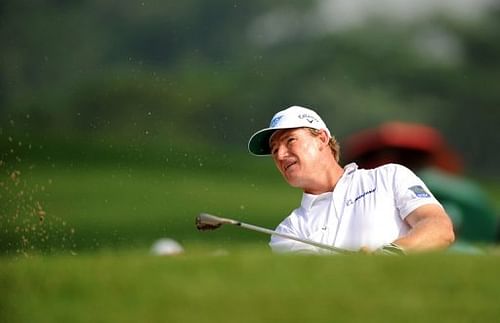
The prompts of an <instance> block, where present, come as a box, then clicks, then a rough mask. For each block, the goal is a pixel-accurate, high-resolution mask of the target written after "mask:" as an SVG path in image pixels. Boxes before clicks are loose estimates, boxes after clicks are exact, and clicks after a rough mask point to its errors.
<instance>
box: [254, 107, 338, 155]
mask: <svg viewBox="0 0 500 323" xmlns="http://www.w3.org/2000/svg"><path fill="white" fill-rule="evenodd" d="M292 128H313V129H318V130H325V131H326V133H327V134H328V137H330V138H331V137H332V135H331V134H330V130H328V128H327V127H326V124H325V123H324V122H323V120H321V117H320V116H319V115H318V114H317V113H316V112H314V111H313V110H311V109H307V108H304V107H299V106H296V105H294V106H292V107H289V108H287V109H285V110H282V111H280V112H278V113H276V114H275V115H274V116H273V118H272V119H271V123H270V124H269V127H268V128H264V129H262V130H259V131H257V132H256V133H254V134H253V135H252V137H250V140H249V141H248V150H249V151H250V152H251V153H252V154H254V155H257V156H261V155H270V154H271V148H270V147H269V139H270V138H271V136H272V135H273V133H274V132H275V131H276V130H280V129H292Z"/></svg>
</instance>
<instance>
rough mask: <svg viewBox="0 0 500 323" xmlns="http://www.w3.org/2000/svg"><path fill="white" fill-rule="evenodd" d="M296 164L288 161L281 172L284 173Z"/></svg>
mask: <svg viewBox="0 0 500 323" xmlns="http://www.w3.org/2000/svg"><path fill="white" fill-rule="evenodd" d="M295 164H297V161H290V162H287V163H286V164H285V165H284V167H283V170H284V171H285V172H286V171H287V170H288V169H289V168H290V167H292V166H293V165H295Z"/></svg>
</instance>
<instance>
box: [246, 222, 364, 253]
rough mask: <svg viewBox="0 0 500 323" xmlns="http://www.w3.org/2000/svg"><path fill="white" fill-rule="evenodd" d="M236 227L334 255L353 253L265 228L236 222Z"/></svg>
mask: <svg viewBox="0 0 500 323" xmlns="http://www.w3.org/2000/svg"><path fill="white" fill-rule="evenodd" d="M236 225H238V226H240V227H242V228H245V229H249V230H253V231H257V232H261V233H266V234H269V235H275V236H278V237H282V238H286V239H290V240H295V241H298V242H302V243H305V244H308V245H312V246H315V247H318V248H322V249H327V250H330V251H333V252H336V253H343V254H349V253H354V251H350V250H346V249H342V248H337V247H334V246H329V245H326V244H323V243H319V242H316V241H312V240H308V239H302V238H299V237H296V236H293V235H289V234H286V233H280V232H276V231H273V230H269V229H266V228H261V227H258V226H256V225H252V224H248V223H243V222H238V223H237V224H236Z"/></svg>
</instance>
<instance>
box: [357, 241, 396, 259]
mask: <svg viewBox="0 0 500 323" xmlns="http://www.w3.org/2000/svg"><path fill="white" fill-rule="evenodd" d="M359 252H360V253H364V254H367V255H399V256H402V255H406V252H405V251H404V249H403V248H401V247H400V246H398V245H397V244H395V243H389V244H386V245H383V246H382V247H380V248H378V249H375V250H371V249H369V248H368V247H361V249H359Z"/></svg>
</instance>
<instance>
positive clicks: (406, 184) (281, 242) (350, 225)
mask: <svg viewBox="0 0 500 323" xmlns="http://www.w3.org/2000/svg"><path fill="white" fill-rule="evenodd" d="M425 204H438V205H440V204H439V202H438V201H437V200H436V198H435V197H434V196H433V195H432V193H431V192H430V191H429V189H428V188H427V186H426V185H425V184H424V183H423V182H422V180H421V179H420V178H418V177H417V176H416V175H415V174H414V173H413V172H412V171H411V170H409V169H408V168H406V167H404V166H402V165H398V164H387V165H384V166H380V167H377V168H374V169H368V170H367V169H358V166H357V165H356V164H355V163H351V164H349V165H347V166H345V167H344V174H343V175H342V177H341V178H340V179H339V181H338V182H337V185H336V186H335V188H334V190H333V192H327V193H323V194H320V195H312V194H307V193H304V194H303V196H302V202H301V204H300V207H299V208H297V209H295V210H294V211H292V213H291V214H290V215H289V216H288V217H287V218H285V220H283V222H281V223H280V224H279V225H278V227H277V228H276V231H277V232H281V233H286V234H289V235H294V236H297V237H299V238H303V239H309V240H313V241H316V242H320V243H323V244H327V245H330V246H335V247H339V248H344V249H349V250H359V249H360V248H361V247H368V248H370V249H377V248H380V247H382V246H383V245H385V244H388V243H391V242H393V241H394V240H396V239H397V238H398V237H401V236H403V235H405V234H406V233H407V232H408V230H409V226H408V225H407V224H406V222H405V221H404V219H405V217H406V216H407V215H408V214H410V213H411V212H412V211H413V210H415V209H416V208H418V207H419V206H422V205H425ZM269 245H270V246H271V248H272V249H273V251H276V252H295V251H306V252H314V253H323V252H324V250H323V249H321V248H317V247H314V246H310V245H308V244H304V243H301V242H296V241H294V240H290V239H286V238H282V237H278V236H276V235H273V236H272V237H271V241H270V243H269Z"/></svg>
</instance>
